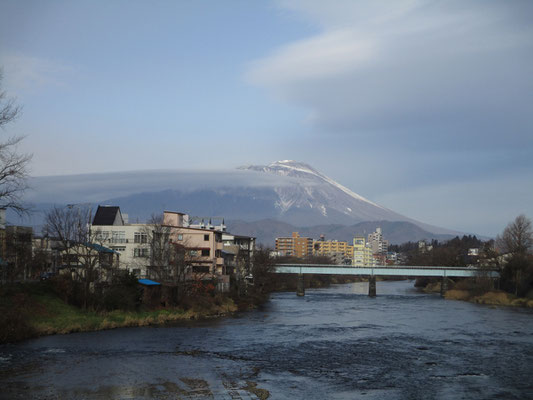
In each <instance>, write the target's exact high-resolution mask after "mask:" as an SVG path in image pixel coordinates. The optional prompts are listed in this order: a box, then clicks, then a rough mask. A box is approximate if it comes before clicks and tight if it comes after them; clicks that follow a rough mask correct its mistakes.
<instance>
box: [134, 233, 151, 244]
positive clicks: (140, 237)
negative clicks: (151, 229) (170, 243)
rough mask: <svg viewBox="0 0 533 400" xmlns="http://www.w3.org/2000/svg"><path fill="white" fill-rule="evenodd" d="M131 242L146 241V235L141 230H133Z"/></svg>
mask: <svg viewBox="0 0 533 400" xmlns="http://www.w3.org/2000/svg"><path fill="white" fill-rule="evenodd" d="M133 243H148V235H147V234H146V233H142V232H135V234H134V235H133Z"/></svg>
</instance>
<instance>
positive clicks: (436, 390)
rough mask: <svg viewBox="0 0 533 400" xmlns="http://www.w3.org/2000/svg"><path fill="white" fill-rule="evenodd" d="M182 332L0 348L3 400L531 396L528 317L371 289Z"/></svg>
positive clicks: (401, 286) (394, 289)
mask: <svg viewBox="0 0 533 400" xmlns="http://www.w3.org/2000/svg"><path fill="white" fill-rule="evenodd" d="M367 290H368V289H367V284H366V283H353V284H345V285H335V286H332V287H330V288H326V289H314V290H307V292H306V295H305V297H303V298H299V297H297V296H296V295H295V293H276V294H274V295H272V297H271V300H270V301H269V302H268V303H267V304H266V305H265V306H264V307H263V308H262V309H260V310H256V311H251V312H246V313H241V314H239V315H238V316H236V317H229V318H224V319H220V320H216V321H215V320H210V321H200V322H191V323H186V324H180V325H177V326H164V327H146V328H125V329H115V330H109V331H101V332H90V333H78V334H71V335H64V336H50V337H43V338H39V339H35V340H30V341H26V342H23V343H19V344H13V345H4V346H0V384H1V389H0V398H5V399H16V398H21V399H32V398H34V399H147V398H155V399H203V398H206V399H209V398H215V399H257V398H266V396H267V394H268V395H269V396H270V397H269V398H271V399H458V398H462V399H527V398H533V312H532V311H531V310H525V309H515V308H495V307H488V306H480V305H475V304H470V303H466V302H459V301H447V300H443V299H441V298H440V297H439V296H438V295H429V294H423V293H419V292H416V291H415V290H414V289H413V283H412V282H407V281H404V282H378V284H377V293H378V296H377V297H376V298H369V297H368V296H367V293H368V291H367Z"/></svg>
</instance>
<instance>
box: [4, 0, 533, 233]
mask: <svg viewBox="0 0 533 400" xmlns="http://www.w3.org/2000/svg"><path fill="white" fill-rule="evenodd" d="M532 21H533V2H532V1H530V0H524V1H519V0H514V1H507V0H501V1H492V0H478V1H469V0H459V1H454V0H442V1H425V0H409V1H398V0H394V1H389V2H387V1H373V0H370V1H356V0H347V1H322V0H316V1H313V0H305V1H304V0H302V1H296V0H295V1H290V0H287V1H284V0H283V1H247V0H243V1H215V0H212V1H177V0H176V1H157V2H148V1H144V2H141V1H100V2H99V1H40V0H39V1H24V0H13V1H11V0H0V66H3V69H4V82H3V87H4V88H5V89H7V90H8V91H9V93H10V94H11V95H13V96H16V97H17V99H18V101H19V102H20V103H21V104H23V106H24V110H23V114H22V116H21V117H20V119H19V120H18V121H17V123H16V124H13V125H11V126H10V127H9V129H8V131H7V132H6V133H3V134H4V135H5V134H24V135H27V138H26V139H25V141H24V143H23V145H22V146H21V150H22V151H26V152H30V153H33V154H34V159H33V163H32V174H33V175H35V176H40V175H56V174H71V173H72V174H74V173H89V172H106V171H127V170H143V169H174V168H176V169H189V168H191V169H216V168H223V169H228V168H232V167H236V166H239V165H242V164H268V163H270V162H272V161H276V160H282V159H295V160H299V161H304V162H307V163H308V164H311V165H312V166H313V167H315V168H316V169H318V170H320V171H322V172H323V173H325V174H326V175H328V176H330V177H332V178H333V179H335V180H337V181H339V182H340V183H342V184H343V185H345V186H348V187H349V188H350V189H352V190H353V191H355V192H357V193H360V194H361V195H363V196H365V197H367V198H369V199H371V200H373V201H375V202H378V203H380V204H383V205H384V206H386V207H389V208H391V209H393V210H394V211H397V212H400V213H402V214H404V215H407V216H409V217H412V218H416V219H419V220H421V221H424V222H427V223H431V224H434V225H439V226H444V227H447V228H452V229H457V230H463V231H469V232H478V233H481V234H486V235H491V234H495V233H498V232H500V231H501V230H502V229H503V228H504V226H505V224H507V222H509V221H510V220H511V219H513V218H514V217H515V216H516V215H518V214H520V213H525V214H526V215H528V216H530V217H533V22H532Z"/></svg>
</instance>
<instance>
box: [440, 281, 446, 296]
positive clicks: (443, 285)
mask: <svg viewBox="0 0 533 400" xmlns="http://www.w3.org/2000/svg"><path fill="white" fill-rule="evenodd" d="M447 291H448V278H446V277H445V276H443V277H442V280H441V282H440V295H441V297H444V295H445V294H446V292H447Z"/></svg>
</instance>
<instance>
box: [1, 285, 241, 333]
mask: <svg viewBox="0 0 533 400" xmlns="http://www.w3.org/2000/svg"><path fill="white" fill-rule="evenodd" d="M189 303H190V304H191V305H190V306H189V307H167V308H160V309H152V310H150V309H144V308H142V307H141V308H139V309H138V310H136V311H124V310H114V311H101V312H97V311H92V310H83V309H80V308H78V307H76V306H73V305H69V304H67V303H66V302H64V301H63V300H62V299H61V298H59V297H58V296H57V295H56V294H55V293H53V292H52V291H51V290H48V288H47V287H46V286H45V285H42V284H38V283H36V284H32V285H19V286H18V287H17V288H15V289H13V288H11V290H9V291H8V292H7V293H2V295H1V296H0V343H7V342H16V341H20V340H25V339H30V338H35V337H39V336H44V335H54V334H67V333H73V332H88V331H97V330H105V329H114V328H123V327H133V326H148V325H160V324H166V323H171V322H177V321H186V320H198V319H205V318H214V317H222V316H226V315H230V314H232V313H235V312H236V311H238V310H239V307H238V305H237V304H235V302H234V301H233V299H231V298H230V297H228V296H223V295H216V296H198V297H197V298H195V299H191V301H189ZM240 306H241V307H250V305H249V302H242V303H241V304H240Z"/></svg>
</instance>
